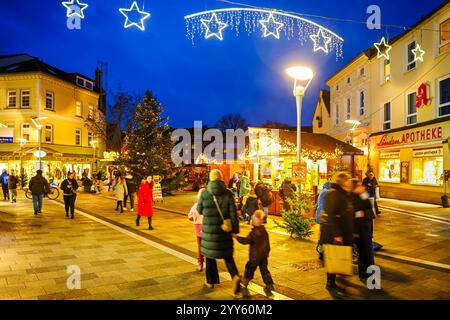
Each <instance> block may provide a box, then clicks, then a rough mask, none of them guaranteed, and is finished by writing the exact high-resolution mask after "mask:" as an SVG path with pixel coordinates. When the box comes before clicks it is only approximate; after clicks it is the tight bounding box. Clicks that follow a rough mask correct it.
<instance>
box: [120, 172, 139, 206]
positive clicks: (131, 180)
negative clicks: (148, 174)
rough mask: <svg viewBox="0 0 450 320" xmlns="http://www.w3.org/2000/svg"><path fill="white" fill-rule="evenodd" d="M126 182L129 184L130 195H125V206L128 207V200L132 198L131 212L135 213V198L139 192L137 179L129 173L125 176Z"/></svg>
mask: <svg viewBox="0 0 450 320" xmlns="http://www.w3.org/2000/svg"><path fill="white" fill-rule="evenodd" d="M125 182H126V184H127V189H128V193H126V194H125V198H124V201H123V206H124V207H125V208H126V207H127V200H128V198H130V211H131V212H133V211H134V198H135V197H136V192H137V186H136V179H135V178H134V176H133V175H132V174H131V172H128V173H127V175H126V176H125Z"/></svg>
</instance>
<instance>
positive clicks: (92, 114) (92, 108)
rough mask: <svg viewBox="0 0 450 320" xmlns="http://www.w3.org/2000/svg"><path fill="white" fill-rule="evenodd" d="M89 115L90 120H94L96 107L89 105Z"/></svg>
mask: <svg viewBox="0 0 450 320" xmlns="http://www.w3.org/2000/svg"><path fill="white" fill-rule="evenodd" d="M88 108H89V113H88V118H89V119H94V106H93V105H89V107H88Z"/></svg>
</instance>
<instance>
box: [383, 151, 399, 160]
mask: <svg viewBox="0 0 450 320" xmlns="http://www.w3.org/2000/svg"><path fill="white" fill-rule="evenodd" d="M380 159H400V151H394V152H380Z"/></svg>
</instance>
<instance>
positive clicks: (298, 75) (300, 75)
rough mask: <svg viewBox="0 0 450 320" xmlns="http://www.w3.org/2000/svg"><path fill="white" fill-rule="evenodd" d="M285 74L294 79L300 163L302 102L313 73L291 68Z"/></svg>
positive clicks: (307, 70) (304, 68)
mask: <svg viewBox="0 0 450 320" xmlns="http://www.w3.org/2000/svg"><path fill="white" fill-rule="evenodd" d="M286 73H287V74H288V75H290V76H291V77H292V78H294V80H295V82H294V97H295V101H296V104H297V163H298V164H300V162H301V148H302V145H301V142H302V141H301V126H302V102H303V97H304V96H305V91H306V89H308V87H309V85H310V83H311V81H312V79H313V77H314V73H313V71H312V70H311V69H310V68H307V67H291V68H288V69H286ZM300 188H301V185H300V184H298V185H297V191H298V192H300Z"/></svg>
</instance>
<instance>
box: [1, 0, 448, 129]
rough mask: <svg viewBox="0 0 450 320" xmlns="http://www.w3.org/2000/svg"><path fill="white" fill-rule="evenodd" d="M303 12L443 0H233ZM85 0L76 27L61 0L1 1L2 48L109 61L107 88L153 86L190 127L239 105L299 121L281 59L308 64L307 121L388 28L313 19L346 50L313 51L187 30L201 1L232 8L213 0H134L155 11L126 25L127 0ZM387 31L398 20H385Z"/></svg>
mask: <svg viewBox="0 0 450 320" xmlns="http://www.w3.org/2000/svg"><path fill="white" fill-rule="evenodd" d="M236 1H237V2H242V3H246V4H251V5H255V6H261V7H266V8H277V9H283V10H287V11H295V12H299V13H307V14H314V15H322V16H329V17H336V18H341V19H353V20H362V21H365V20H366V19H367V14H366V8H367V7H368V6H369V5H371V4H376V5H379V6H380V7H381V10H382V23H384V24H396V25H406V26H410V25H412V24H414V23H415V22H416V21H418V20H419V19H420V18H421V16H422V15H425V14H427V13H429V12H430V11H432V10H433V9H434V8H435V7H436V6H438V5H439V4H440V3H442V0H427V1H411V0H395V1H392V0H390V1H387V0H378V1H377V0H370V1H367V0H361V1H356V0H341V1H337V0H321V1H310V0H308V1H305V0H271V1H269V0H240V1H238V0H236ZM83 2H86V3H88V4H89V8H87V9H86V10H85V11H84V12H85V16H86V18H85V19H84V20H83V21H82V29H81V30H73V31H70V30H68V29H67V28H66V17H65V15H66V12H65V10H66V9H65V8H64V7H63V6H62V5H61V1H58V0H38V1H30V0H14V1H12V0H0V14H1V19H0V30H1V31H0V54H12V53H28V54H30V55H33V56H36V57H38V58H40V59H42V60H44V61H45V62H47V63H49V64H51V65H54V66H56V67H58V68H61V69H62V70H64V71H67V72H79V73H82V74H85V75H87V76H90V77H94V69H95V67H96V65H97V62H98V61H99V60H101V61H105V62H107V63H108V72H109V73H108V82H109V88H108V89H109V90H116V91H117V88H118V85H119V83H120V85H121V87H122V89H124V90H126V91H128V92H130V93H133V94H134V93H137V94H141V93H143V92H144V90H146V89H151V90H152V91H153V92H154V94H155V95H156V96H157V97H158V99H159V100H161V102H163V103H164V105H165V106H166V108H167V114H168V115H169V116H170V125H171V126H172V127H192V126H193V122H194V120H202V121H203V122H204V123H205V124H206V125H213V124H214V123H215V122H216V120H217V119H218V118H219V117H220V116H221V115H223V114H226V113H241V114H242V115H243V116H244V117H245V118H246V119H247V120H248V121H249V122H250V123H251V124H252V125H260V124H262V123H263V122H264V121H265V120H274V121H280V122H285V123H288V124H290V125H295V124H296V113H295V112H296V111H295V102H294V99H293V97H292V96H291V95H292V83H291V80H290V79H289V78H288V77H287V76H286V75H285V72H284V70H285V68H286V67H287V66H289V65H291V64H308V65H311V66H312V67H313V68H314V70H315V72H316V74H317V76H316V78H315V79H314V81H313V83H312V86H311V87H310V89H309V90H308V92H307V96H306V98H305V102H304V108H303V117H302V122H303V125H310V124H311V120H312V116H313V112H314V106H315V102H316V100H317V97H318V93H319V90H320V89H321V88H326V85H325V80H326V79H327V78H328V77H329V76H331V75H332V74H333V73H334V72H336V71H337V70H338V69H339V68H340V67H342V66H343V65H344V64H346V63H347V62H348V61H350V60H351V59H352V58H353V57H355V56H356V55H357V54H359V53H360V52H361V51H362V50H365V49H367V48H368V47H370V46H372V44H373V42H375V41H378V40H379V39H380V38H381V37H382V36H385V35H386V29H383V30H368V29H367V28H366V26H365V25H363V24H361V25H360V24H352V23H345V22H335V21H329V20H323V19H319V18H310V19H311V20H314V21H315V22H317V23H320V24H322V25H324V26H325V27H328V28H330V29H331V30H333V31H334V32H336V33H337V34H339V35H341V36H342V37H343V38H344V39H345V43H344V57H343V59H342V60H339V61H338V62H336V59H335V56H334V54H330V55H326V54H323V53H321V52H317V53H313V52H312V48H311V46H310V45H305V46H301V45H300V44H299V42H298V41H296V40H287V39H283V37H281V39H280V40H276V39H273V38H266V39H263V38H262V37H261V34H260V33H255V34H254V35H252V36H247V35H246V34H241V35H240V36H239V37H236V35H235V34H234V33H232V32H225V33H224V41H218V40H208V41H206V40H204V39H201V38H197V40H196V43H195V45H192V43H191V41H190V40H189V39H188V38H187V37H186V28H185V21H184V16H185V15H187V14H190V13H195V12H199V11H203V10H206V9H217V8H225V7H232V5H227V4H224V3H221V2H217V1H214V0H138V4H139V5H140V6H141V5H142V3H143V2H144V3H145V10H146V11H149V12H150V13H151V14H152V16H151V18H150V19H148V20H147V21H146V31H145V32H142V31H140V30H139V29H137V28H131V29H124V28H123V24H124V17H123V16H122V15H121V14H120V12H119V11H118V9H119V8H121V7H122V8H123V7H127V8H128V7H130V6H131V3H132V1H130V0H95V1H94V0H84V1H83ZM387 32H388V34H389V36H390V37H393V36H395V35H396V34H398V33H400V32H401V30H400V29H394V28H389V29H388V30H387Z"/></svg>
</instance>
